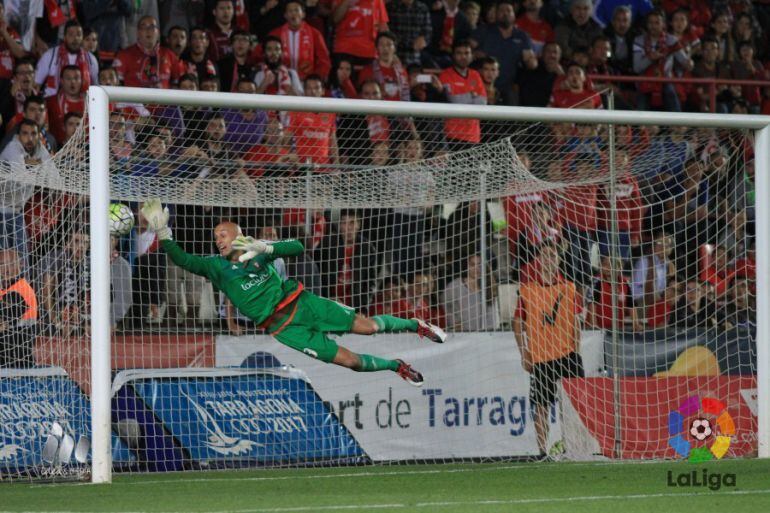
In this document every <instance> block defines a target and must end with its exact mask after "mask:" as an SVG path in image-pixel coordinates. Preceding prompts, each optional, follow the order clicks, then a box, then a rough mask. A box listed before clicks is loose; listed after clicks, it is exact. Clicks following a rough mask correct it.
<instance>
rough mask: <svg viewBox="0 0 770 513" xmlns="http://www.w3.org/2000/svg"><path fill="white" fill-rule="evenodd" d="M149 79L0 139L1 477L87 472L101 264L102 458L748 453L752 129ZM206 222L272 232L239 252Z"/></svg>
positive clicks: (199, 460)
mask: <svg viewBox="0 0 770 513" xmlns="http://www.w3.org/2000/svg"><path fill="white" fill-rule="evenodd" d="M311 80H312V79H311ZM375 85H376V84H375ZM242 96H243V97H244V98H247V95H242ZM180 98H185V97H183V96H182V97H180ZM225 99H226V98H225ZM111 101H112V100H111ZM188 101H190V102H191V103H192V102H195V103H199V102H198V101H195V100H188ZM168 102H169V104H168V105H160V104H155V103H148V102H145V103H142V104H139V103H137V102H133V103H118V102H117V101H114V102H113V103H111V104H110V112H109V136H108V138H107V140H106V141H105V140H104V138H103V137H102V134H98V135H97V133H96V132H92V134H91V135H90V136H89V131H88V130H87V127H88V124H89V120H88V119H86V120H85V122H84V124H83V126H81V127H80V128H79V129H78V130H77V131H76V132H75V133H74V135H72V137H71V139H69V141H68V142H67V144H66V145H65V146H64V147H63V149H62V150H60V151H59V152H58V153H56V154H55V155H53V156H51V157H50V159H49V157H47V156H44V157H42V158H40V157H38V158H40V160H42V163H39V162H38V161H36V160H31V159H32V158H34V157H33V156H32V155H33V154H32V153H30V152H29V149H28V148H27V147H25V146H24V145H23V144H22V143H23V137H24V136H23V135H22V134H21V133H20V134H19V135H17V136H16V138H17V139H19V141H20V142H19V144H22V146H21V148H22V149H24V151H27V153H28V154H29V155H27V158H28V160H27V162H26V163H24V162H21V161H19V162H17V163H2V164H0V198H2V199H3V201H5V203H4V204H3V205H2V208H1V209H0V214H2V219H3V223H5V224H4V232H3V235H4V239H3V247H4V249H0V255H1V256H2V258H1V259H0V264H2V278H3V284H2V289H3V290H2V291H0V294H2V296H0V315H1V316H2V318H1V319H0V328H2V331H0V341H1V344H2V345H0V366H1V367H2V368H0V476H1V479H3V480H5V479H10V480H13V479H18V478H26V477H34V478H60V477H65V476H76V477H82V476H86V475H88V472H89V469H90V465H91V460H92V451H90V443H91V440H92V432H91V421H92V417H91V411H90V407H91V398H92V395H93V394H94V393H95V392H96V393H101V392H104V391H103V390H102V388H103V387H101V386H99V387H97V389H96V390H95V389H94V388H92V386H91V385H92V378H91V376H92V372H91V350H92V349H91V347H92V340H91V337H90V329H91V319H90V317H89V312H90V309H91V305H90V301H91V290H92V287H94V286H103V285H104V283H103V282H102V281H100V280H105V279H106V277H108V276H109V285H110V321H109V322H110V326H111V337H110V339H111V349H110V351H111V352H110V355H111V356H110V361H111V369H110V371H111V386H110V390H109V400H110V404H111V414H110V417H111V430H110V431H111V433H110V434H111V449H112V464H111V468H112V469H113V470H114V471H123V472H146V471H166V470H196V469H211V468H238V467H275V466H306V465H351V464H362V463H393V462H428V461H430V462H436V461H459V460H469V461H485V460H514V461H518V460H524V459H526V460H540V459H543V458H550V459H553V458H570V459H601V458H606V459H674V458H679V459H690V460H694V461H703V460H709V459H721V458H733V457H751V456H756V454H757V450H758V442H757V429H758V428H757V343H756V340H757V338H756V331H757V308H756V297H757V285H756V283H757V271H756V261H757V256H756V247H757V245H756V236H755V234H756V233H757V229H756V223H755V219H756V216H755V203H756V202H755V181H754V177H755V175H754V169H755V165H754V148H755V146H754V134H753V132H752V131H751V130H748V129H746V130H744V129H735V128H733V129H728V128H698V127H696V126H694V127H691V128H688V127H680V126H666V125H665V124H663V123H661V125H659V126H650V125H646V126H642V125H634V124H627V123H623V124H621V123H617V124H615V125H612V126H611V125H607V124H600V123H578V124H575V123H544V122H541V123H532V122H523V121H515V120H513V118H510V119H507V120H506V119H502V116H501V119H498V120H484V121H478V120H474V119H467V118H452V117H451V115H452V109H451V108H447V109H446V114H445V116H444V117H433V116H431V117H428V116H426V117H420V115H419V114H415V115H412V116H406V115H402V114H404V113H402V112H399V113H398V114H397V115H383V114H382V113H375V112H376V111H371V110H370V111H367V110H365V109H363V108H362V109H355V108H352V107H349V105H344V108H343V106H342V105H341V106H340V108H339V109H338V111H337V112H336V113H334V112H328V113H325V112H316V111H314V109H306V110H309V111H310V112H304V111H302V108H301V105H302V103H301V100H298V101H297V107H295V108H294V110H291V109H289V110H280V111H277V110H271V109H269V108H268V107H267V106H266V105H267V103H266V104H265V106H263V107H262V108H253V107H249V106H248V105H249V102H247V101H244V103H243V105H236V106H234V107H227V108H224V107H223V108H210V107H198V106H190V105H185V104H184V103H185V102H184V101H183V100H179V101H178V103H176V104H174V103H173V101H172V100H168ZM216 103H218V104H222V103H226V101H225V100H222V101H221V102H220V101H218V102H216ZM289 103H290V102H289ZM352 103H355V102H352ZM252 105H253V104H252ZM282 108H283V107H282ZM91 118H92V120H93V119H94V116H93V113H92V116H91ZM89 139H90V140H89ZM94 144H96V145H98V146H99V147H101V148H103V147H104V145H107V146H108V150H109V168H108V169H103V170H102V171H103V173H104V174H105V175H108V176H109V187H110V189H109V190H110V194H109V195H110V198H109V199H110V203H111V206H110V212H109V214H108V213H107V212H105V213H104V216H105V219H108V220H109V224H110V228H111V230H112V231H113V235H112V237H111V242H110V248H111V254H110V258H109V260H110V263H109V274H107V273H105V269H101V268H100V269H92V266H91V263H90V260H89V246H90V245H91V243H93V241H92V240H89V233H90V232H89V221H88V220H89V217H88V214H89V187H90V185H91V178H90V176H89V145H94ZM31 147H32V146H29V148H31ZM92 155H93V153H92ZM21 158H22V160H23V159H24V155H22V157H21ZM153 198H159V199H160V201H161V203H162V204H163V205H164V206H166V207H168V209H169V213H170V221H169V227H170V228H171V232H172V240H173V242H167V241H163V240H159V237H158V234H156V233H155V232H154V231H151V230H150V229H148V224H147V220H146V219H144V218H143V216H142V215H141V213H140V209H141V207H142V206H143V205H144V204H145V203H146V202H147V201H148V200H150V199H153ZM100 215H101V214H100ZM226 222H232V223H236V224H237V225H238V226H239V227H240V228H241V230H242V231H243V233H244V234H245V235H248V236H252V237H254V238H255V239H258V240H262V241H266V243H267V244H270V245H274V246H273V247H274V248H276V249H275V254H274V255H273V256H271V257H269V258H267V257H264V256H259V257H257V258H255V259H254V260H251V261H247V262H245V263H242V262H240V261H239V260H238V258H237V257H238V253H235V252H233V253H229V247H226V246H227V245H226V243H223V242H222V239H221V237H220V236H218V235H216V234H215V231H217V229H218V227H221V226H223V225H222V223H226ZM287 239H289V240H297V241H299V242H301V244H302V246H303V248H304V251H302V252H301V253H300V252H296V251H289V250H286V249H284V248H286V247H288V246H285V245H284V246H280V243H279V242H278V241H282V240H287ZM225 242H226V241H225ZM172 246H173V247H174V248H173V249H172ZM182 254H186V255H196V256H199V257H207V258H206V259H205V260H191V259H187V258H188V257H186V256H182V257H180V255H182ZM185 259H187V260H185ZM206 266H209V267H206ZM212 266H218V267H217V269H218V270H217V271H211V270H210V269H212V268H213V267H212ZM250 266H251V267H250ZM263 267H265V268H268V267H269V269H270V270H269V273H272V274H270V276H273V275H275V276H277V277H279V278H280V280H281V281H280V283H281V285H280V286H279V288H280V293H279V294H278V296H270V297H268V296H266V295H261V296H260V295H259V292H258V291H257V290H260V291H261V290H262V289H260V287H261V286H262V278H260V276H263V275H262V274H260V273H263V271H264V272H267V271H266V270H265V269H263ZM207 269H208V270H207ZM228 273H229V274H228ZM265 276H267V275H265ZM92 277H93V279H92ZM276 279H277V278H276ZM249 280H251V281H249ZM92 282H93V283H92ZM233 283H235V288H240V290H241V292H243V293H244V294H246V295H248V294H252V292H253V295H252V296H249V297H251V298H252V303H249V304H248V305H246V306H243V305H244V304H245V303H243V302H239V301H241V299H239V298H240V296H238V297H235V296H233V292H232V291H233ZM299 283H301V284H302V285H301V287H302V289H299V287H300V286H299V285H298V284H299ZM251 288H254V289H255V291H252V292H249V290H250V289H251ZM299 290H302V292H298V291H299ZM295 292H296V294H295ZM238 294H240V292H239V293H238ZM293 294H294V295H293ZM318 297H320V298H328V299H329V300H331V301H333V303H332V302H329V301H324V300H320V299H317V298H318ZM31 301H33V302H34V304H33V303H31ZM235 304H240V305H241V308H240V309H239V308H238V307H236V306H235ZM340 304H342V305H347V306H348V307H350V308H352V309H354V310H355V312H356V313H357V314H359V315H361V316H365V317H366V318H367V319H374V321H373V322H374V324H375V325H376V330H377V331H378V333H376V334H374V335H371V334H367V333H366V330H363V331H362V330H361V329H358V328H355V326H356V324H355V322H354V321H353V317H352V314H350V313H349V312H350V311H349V309H346V308H342V307H340V306H339V305H340ZM286 305H289V306H288V307H287V306H286ZM33 312H34V315H33ZM258 314H259V315H258ZM401 319H406V321H403V320H401ZM409 319H420V320H422V321H425V322H427V323H431V324H432V325H435V326H438V327H440V328H441V329H442V330H444V331H446V333H447V334H448V337H447V339H446V341H445V342H444V343H443V344H435V343H433V342H431V340H430V336H426V335H429V334H426V333H425V332H424V331H423V330H420V329H419V328H418V326H417V323H414V322H411V321H409ZM352 331H358V334H356V333H352ZM271 334H272V336H271ZM338 346H339V347H342V348H346V349H347V350H349V351H350V352H351V353H352V354H353V360H349V361H348V363H345V362H344V361H343V360H344V359H338V360H339V361H340V362H341V363H343V364H344V365H335V364H334V363H331V360H334V358H335V357H336V356H335V355H339V354H342V353H341V351H342V350H340V349H337V347H338ZM356 358H358V359H357V360H356ZM396 360H402V361H403V362H405V363H407V364H410V365H411V366H412V368H413V369H415V370H417V371H419V372H420V373H421V374H422V379H423V380H424V382H423V383H422V386H421V387H412V386H410V384H409V383H407V382H406V381H404V380H402V379H401V376H400V374H399V372H391V370H397V366H398V363H395V364H394V363H393V362H394V361H396ZM351 361H352V363H350V362H351ZM346 366H347V367H353V368H354V369H355V370H357V371H360V372H353V371H351V370H350V369H349V368H346ZM383 368H384V369H385V370H383ZM399 369H401V370H402V371H403V367H399ZM102 370H104V369H102ZM412 380H413V381H414V379H412Z"/></svg>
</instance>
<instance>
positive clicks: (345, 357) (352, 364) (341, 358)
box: [333, 346, 399, 372]
mask: <svg viewBox="0 0 770 513" xmlns="http://www.w3.org/2000/svg"><path fill="white" fill-rule="evenodd" d="M333 363H335V364H337V365H340V366H342V367H347V368H349V369H352V370H354V371H356V372H378V371H384V370H392V371H395V370H398V366H399V362H398V360H388V359H387V358H380V357H379V356H373V355H370V354H359V353H354V352H353V351H350V350H349V349H347V348H345V347H342V346H339V347H338V349H337V354H336V355H335V356H334V360H333Z"/></svg>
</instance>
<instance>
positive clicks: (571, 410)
mask: <svg viewBox="0 0 770 513" xmlns="http://www.w3.org/2000/svg"><path fill="white" fill-rule="evenodd" d="M756 386H757V384H756V379H755V378H754V377H750V376H741V377H738V376H702V377H666V378H622V379H621V380H620V411H622V412H623V414H622V416H621V417H620V448H621V457H622V458H624V459H636V458H639V459H653V458H655V459H660V458H689V457H690V455H691V453H693V454H701V455H706V457H707V458H709V459H719V458H722V457H742V456H756V451H757V436H756V432H757V418H756ZM561 388H562V391H561V394H562V402H563V404H564V408H563V415H564V440H565V445H566V449H567V453H568V455H569V456H570V457H571V458H574V459H587V458H593V457H595V456H597V455H600V456H605V457H613V455H614V450H615V441H616V436H615V421H614V419H615V417H614V415H615V407H614V401H613V380H612V379H610V378H588V379H565V380H562V382H561ZM701 426H707V427H708V429H705V428H701V429H698V428H699V427H701ZM715 443H716V444H717V445H714V444H715ZM706 453H710V454H711V456H708V454H706Z"/></svg>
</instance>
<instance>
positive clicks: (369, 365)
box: [356, 354, 398, 372]
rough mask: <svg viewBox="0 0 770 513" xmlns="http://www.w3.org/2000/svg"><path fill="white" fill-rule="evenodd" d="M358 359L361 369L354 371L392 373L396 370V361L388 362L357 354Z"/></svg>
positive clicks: (384, 359) (377, 357)
mask: <svg viewBox="0 0 770 513" xmlns="http://www.w3.org/2000/svg"><path fill="white" fill-rule="evenodd" d="M358 358H359V359H360V360H361V368H360V369H356V370H357V371H358V372H376V371H381V370H392V371H394V370H396V369H398V361H396V360H388V359H386V358H380V357H379V356H372V355H370V354H359V355H358Z"/></svg>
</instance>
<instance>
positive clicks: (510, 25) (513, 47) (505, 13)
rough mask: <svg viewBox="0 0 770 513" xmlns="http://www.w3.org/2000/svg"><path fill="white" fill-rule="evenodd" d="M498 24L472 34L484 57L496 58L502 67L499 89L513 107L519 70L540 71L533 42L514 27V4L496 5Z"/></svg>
mask: <svg viewBox="0 0 770 513" xmlns="http://www.w3.org/2000/svg"><path fill="white" fill-rule="evenodd" d="M496 16H497V24H496V25H490V26H486V27H480V28H479V30H478V31H477V32H476V33H474V34H473V36H472V37H473V39H474V40H476V42H477V43H478V50H479V51H481V52H482V53H483V54H484V55H486V56H489V57H494V58H496V59H497V61H498V62H499V63H500V77H499V78H498V79H497V84H496V85H497V89H498V90H499V91H500V94H501V95H502V96H503V98H504V102H505V104H506V105H512V104H513V103H514V92H513V85H514V84H515V83H516V78H517V76H518V73H519V68H522V67H525V66H526V67H527V68H529V69H535V68H536V67H537V57H535V53H534V52H533V51H532V42H531V41H530V39H529V36H528V35H527V34H526V32H523V31H521V30H519V29H517V28H516V27H515V26H514V22H515V21H516V15H515V14H514V10H513V4H511V3H510V2H509V1H508V0H503V1H501V2H500V3H498V4H497V14H496Z"/></svg>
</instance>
